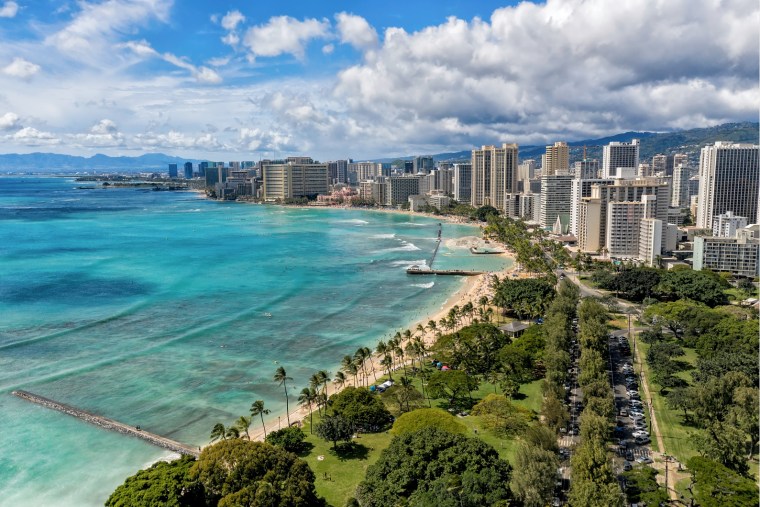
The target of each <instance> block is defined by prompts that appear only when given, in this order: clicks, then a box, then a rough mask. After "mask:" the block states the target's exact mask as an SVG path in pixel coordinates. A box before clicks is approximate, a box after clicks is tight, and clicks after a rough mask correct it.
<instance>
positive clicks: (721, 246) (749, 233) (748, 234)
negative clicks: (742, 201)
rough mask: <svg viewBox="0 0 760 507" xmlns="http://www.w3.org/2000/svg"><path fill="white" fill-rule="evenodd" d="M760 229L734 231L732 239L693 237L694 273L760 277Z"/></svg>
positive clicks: (747, 228)
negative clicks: (705, 270) (703, 271)
mask: <svg viewBox="0 0 760 507" xmlns="http://www.w3.org/2000/svg"><path fill="white" fill-rule="evenodd" d="M758 238H760V225H758V224H754V225H750V226H748V227H745V228H743V229H739V230H738V231H736V235H735V236H734V237H732V238H723V237H721V238H718V237H705V236H695V237H694V256H693V258H694V265H693V267H694V269H697V270H701V269H711V270H713V271H726V272H729V273H732V274H734V275H739V276H747V277H756V276H758V274H760V265H759V264H758V255H760V239H758Z"/></svg>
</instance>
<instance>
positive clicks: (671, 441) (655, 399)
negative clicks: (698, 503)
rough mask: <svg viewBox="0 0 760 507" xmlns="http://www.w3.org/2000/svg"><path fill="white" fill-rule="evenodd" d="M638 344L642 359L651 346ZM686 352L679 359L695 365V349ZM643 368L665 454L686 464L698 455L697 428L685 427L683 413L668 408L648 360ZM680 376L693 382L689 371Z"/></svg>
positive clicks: (654, 441) (639, 342)
mask: <svg viewBox="0 0 760 507" xmlns="http://www.w3.org/2000/svg"><path fill="white" fill-rule="evenodd" d="M636 343H637V344H638V346H639V347H641V355H642V357H645V356H646V352H647V350H649V345H648V344H646V343H644V342H642V341H641V340H636ZM684 351H685V352H686V355H685V356H683V357H679V358H678V359H680V360H683V361H685V362H687V363H689V364H691V365H693V364H694V363H693V362H692V361H694V362H696V353H695V352H694V350H693V349H684ZM641 366H642V368H643V369H644V374H645V375H646V378H647V382H649V392H650V394H651V395H652V404H653V406H654V411H655V415H656V417H657V426H658V428H659V429H660V433H661V434H662V443H663V444H664V445H665V449H664V452H665V453H667V454H671V455H673V456H675V457H676V458H678V460H679V461H680V462H682V463H685V462H686V460H688V459H689V458H691V457H692V456H696V455H697V449H696V447H694V441H693V438H692V433H693V432H694V431H695V429H696V428H693V427H691V426H687V425H684V422H683V413H682V412H681V411H678V410H673V409H671V408H670V407H668V404H667V402H666V401H665V397H664V396H662V395H661V394H660V386H658V385H657V384H655V383H653V382H652V381H651V372H650V370H649V365H648V364H647V363H646V359H644V363H643V364H642V365H641ZM679 376H681V377H682V378H684V380H687V381H690V380H691V376H690V375H689V373H688V371H686V372H680V373H679ZM646 401H649V400H646ZM652 443H653V444H654V445H655V446H656V440H655V439H652Z"/></svg>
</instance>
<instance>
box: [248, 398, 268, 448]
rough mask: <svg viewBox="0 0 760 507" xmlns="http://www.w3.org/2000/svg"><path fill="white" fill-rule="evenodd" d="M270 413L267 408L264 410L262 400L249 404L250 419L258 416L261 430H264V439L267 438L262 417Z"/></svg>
mask: <svg viewBox="0 0 760 507" xmlns="http://www.w3.org/2000/svg"><path fill="white" fill-rule="evenodd" d="M269 412H271V411H270V410H269V409H268V408H264V401H263V400H256V401H254V402H253V403H252V404H251V417H256V416H259V417H260V418H261V428H262V429H263V430H264V438H265V439H266V437H267V427H266V425H265V424H264V416H265V415H267V414H269Z"/></svg>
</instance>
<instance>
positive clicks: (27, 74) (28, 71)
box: [3, 58, 40, 79]
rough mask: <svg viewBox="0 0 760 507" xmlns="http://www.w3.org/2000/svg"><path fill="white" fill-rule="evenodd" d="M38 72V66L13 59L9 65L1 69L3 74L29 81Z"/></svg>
mask: <svg viewBox="0 0 760 507" xmlns="http://www.w3.org/2000/svg"><path fill="white" fill-rule="evenodd" d="M39 71H40V66H39V65H37V64H36V63H32V62H28V61H26V60H24V59H23V58H14V59H13V61H12V62H11V63H9V64H8V65H6V66H5V67H3V74H5V75H6V76H11V77H17V78H20V79H29V78H31V77H32V76H34V75H35V74H37V73H38V72H39Z"/></svg>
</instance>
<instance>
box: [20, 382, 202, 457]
mask: <svg viewBox="0 0 760 507" xmlns="http://www.w3.org/2000/svg"><path fill="white" fill-rule="evenodd" d="M12 394H13V395H14V396H18V397H19V398H21V399H23V400H26V401H30V402H32V403H36V404H37V405H41V406H43V407H45V408H49V409H51V410H57V411H58V412H61V413H64V414H67V415H70V416H72V417H76V418H77V419H81V420H83V421H85V422H88V423H90V424H94V425H95V426H99V427H101V428H103V429H106V430H109V431H115V432H116V433H121V434H122V435H129V436H131V437H137V438H141V439H143V440H145V441H146V442H148V443H150V444H153V445H155V446H157V447H161V448H162V449H168V450H170V451H174V452H178V453H180V454H187V455H190V456H195V457H196V458H197V457H198V455H199V454H200V452H199V451H198V450H197V449H196V448H195V447H191V446H189V445H186V444H183V443H181V442H177V441H175V440H171V439H169V438H166V437H162V436H161V435H156V434H155V433H151V432H149V431H145V430H142V429H138V427H135V426H130V425H128V424H124V423H120V422H119V421H114V420H113V419H109V418H107V417H103V416H100V415H96V414H92V413H90V412H87V411H85V410H80V409H78V408H76V407H72V406H71V405H66V404H65V403H59V402H57V401H55V400H51V399H49V398H45V397H44V396H39V395H37V394H34V393H30V392H29V391H22V390H18V391H13V393H12Z"/></svg>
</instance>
